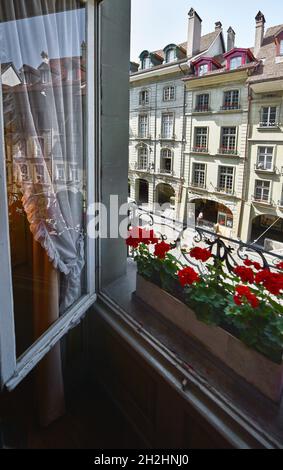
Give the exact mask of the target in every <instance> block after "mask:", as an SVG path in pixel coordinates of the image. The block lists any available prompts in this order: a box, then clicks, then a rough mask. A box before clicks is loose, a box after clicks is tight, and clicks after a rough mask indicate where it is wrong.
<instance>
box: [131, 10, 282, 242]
mask: <svg viewBox="0 0 283 470" xmlns="http://www.w3.org/2000/svg"><path fill="white" fill-rule="evenodd" d="M255 26H256V28H255V44H254V47H251V48H243V47H242V48H240V47H235V38H236V34H235V32H234V30H233V28H232V27H230V28H229V29H228V32H227V41H226V46H225V45H224V40H223V31H222V25H221V23H220V22H217V23H216V24H215V31H214V32H213V33H211V34H209V35H207V36H204V37H201V19H200V17H199V16H198V14H197V13H196V12H195V11H194V10H193V9H192V10H191V11H190V12H189V25H188V41H187V46H186V49H187V54H186V57H182V58H180V57H181V55H182V53H183V51H184V44H183V45H180V46H174V48H175V53H174V52H172V53H171V52H170V50H171V49H170V48H172V47H173V45H170V46H167V47H166V48H165V49H164V50H163V51H157V52H155V53H153V54H150V53H148V52H147V51H144V52H143V53H142V54H141V56H140V60H141V65H140V68H139V69H138V70H137V67H138V65H137V64H135V66H134V68H133V67H132V71H133V72H132V73H131V77H130V83H131V115H130V123H131V129H130V172H129V189H130V196H131V197H132V198H133V199H135V200H136V201H137V202H138V203H147V204H148V205H149V208H152V207H153V203H154V202H158V203H163V202H171V205H172V206H174V204H175V207H176V211H175V216H176V218H177V219H180V220H185V217H186V214H185V207H186V203H187V202H190V203H195V208H196V219H197V220H198V221H199V223H201V224H202V225H203V226H205V227H207V228H210V229H214V230H216V231H217V232H219V233H221V234H223V235H225V236H228V237H233V238H240V239H242V240H243V241H245V242H251V241H252V242H256V243H258V244H260V245H265V246H266V247H267V248H268V247H269V246H270V247H271V248H272V247H273V249H274V246H275V245H274V243H273V244H272V243H271V242H270V240H273V242H275V241H276V243H279V244H280V243H281V242H282V243H283V235H282V228H283V226H282V222H283V219H282V217H283V212H282V210H283V208H282V202H283V201H282V199H283V194H282V191H283V189H282V188H283V181H282V173H283V141H282V124H281V123H282V112H283V111H282V98H283V94H282V89H283V87H282V77H283V57H282V55H283V45H282V44H283V27H282V25H281V26H280V25H279V26H276V27H272V28H269V29H268V30H266V31H265V17H264V15H263V14H262V13H261V12H259V13H258V15H257V16H256V25H255ZM204 43H205V44H206V47H204V46H202V44H204ZM176 50H177V51H178V53H177V52H176ZM180 51H181V52H180ZM171 54H172V55H171ZM158 60H159V62H158ZM168 60H169V63H168ZM171 60H173V62H172V63H171V62H170V61H171ZM174 61H175V62H174ZM184 74H185V76H184ZM270 226H272V227H271V228H270ZM266 229H268V230H267V231H266ZM265 232H266V233H265ZM269 239H270V240H269ZM268 243H269V245H268ZM270 243H271V244H270ZM276 246H277V245H276Z"/></svg>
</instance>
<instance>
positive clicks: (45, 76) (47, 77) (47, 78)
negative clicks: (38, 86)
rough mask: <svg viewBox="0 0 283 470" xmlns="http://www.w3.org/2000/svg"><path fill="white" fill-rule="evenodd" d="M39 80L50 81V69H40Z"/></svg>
mask: <svg viewBox="0 0 283 470" xmlns="http://www.w3.org/2000/svg"><path fill="white" fill-rule="evenodd" d="M41 81H42V83H49V82H50V70H42V71H41Z"/></svg>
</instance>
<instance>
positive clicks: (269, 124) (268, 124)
mask: <svg viewBox="0 0 283 470" xmlns="http://www.w3.org/2000/svg"><path fill="white" fill-rule="evenodd" d="M259 127H260V128H261V129H276V128H278V127H280V124H279V122H276V121H261V122H260V123H259Z"/></svg>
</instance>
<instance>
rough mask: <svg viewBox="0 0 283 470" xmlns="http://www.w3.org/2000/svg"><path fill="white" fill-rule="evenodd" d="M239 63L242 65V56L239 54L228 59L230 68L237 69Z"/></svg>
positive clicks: (239, 65)
mask: <svg viewBox="0 0 283 470" xmlns="http://www.w3.org/2000/svg"><path fill="white" fill-rule="evenodd" d="M241 65H242V57H241V56H237V57H233V58H232V59H231V61H230V70H235V69H238V68H239V67H241Z"/></svg>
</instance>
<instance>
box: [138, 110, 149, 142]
mask: <svg viewBox="0 0 283 470" xmlns="http://www.w3.org/2000/svg"><path fill="white" fill-rule="evenodd" d="M138 125H139V129H138V136H139V138H140V139H146V138H147V137H148V114H140V115H139V124H138Z"/></svg>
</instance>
